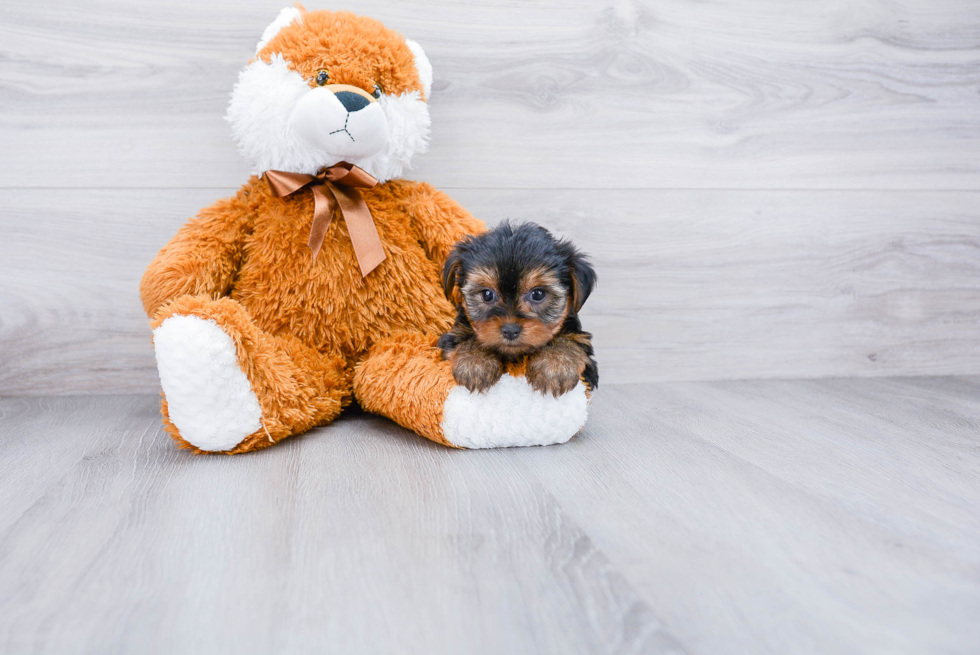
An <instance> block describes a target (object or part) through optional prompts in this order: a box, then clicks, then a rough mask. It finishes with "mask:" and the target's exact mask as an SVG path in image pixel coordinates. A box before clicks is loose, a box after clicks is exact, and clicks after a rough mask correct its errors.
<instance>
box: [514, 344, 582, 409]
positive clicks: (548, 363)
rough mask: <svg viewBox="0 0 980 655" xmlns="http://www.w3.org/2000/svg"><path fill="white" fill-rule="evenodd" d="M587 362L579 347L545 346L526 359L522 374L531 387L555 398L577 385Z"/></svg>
mask: <svg viewBox="0 0 980 655" xmlns="http://www.w3.org/2000/svg"><path fill="white" fill-rule="evenodd" d="M588 364H589V357H588V355H586V354H585V353H584V352H582V350H581V349H580V348H575V347H563V346H554V347H545V348H544V349H542V350H540V351H539V352H537V353H535V354H534V355H532V356H531V357H530V358H529V359H528V362H527V370H526V371H525V373H524V375H525V377H526V378H527V382H528V384H530V385H531V388H532V389H534V390H535V391H540V392H541V393H543V394H549V393H550V394H551V395H552V396H554V397H555V398H557V397H558V396H561V395H564V394H566V393H568V392H569V391H571V390H572V389H574V388H575V387H577V386H578V383H579V380H580V378H581V377H582V373H583V371H585V367H586V366H587V365H588Z"/></svg>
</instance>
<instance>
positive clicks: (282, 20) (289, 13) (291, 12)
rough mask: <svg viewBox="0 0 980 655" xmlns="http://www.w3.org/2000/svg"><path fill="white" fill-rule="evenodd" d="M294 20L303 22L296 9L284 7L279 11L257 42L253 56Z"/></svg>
mask: <svg viewBox="0 0 980 655" xmlns="http://www.w3.org/2000/svg"><path fill="white" fill-rule="evenodd" d="M294 20H299V21H300V22H302V20H303V18H302V14H300V12H299V9H297V8H296V7H286V8H285V9H283V10H282V11H280V12H279V15H278V16H276V19H275V20H274V21H272V22H271V23H269V26H268V27H266V28H265V30H264V31H263V32H262V39H261V40H260V41H259V44H258V45H257V46H255V54H259V52H261V51H262V48H264V47H266V46H267V45H269V41H271V40H272V39H274V38H276V34H279V31H280V30H282V28H284V27H286V26H287V25H289V24H290V23H292V22H293V21H294Z"/></svg>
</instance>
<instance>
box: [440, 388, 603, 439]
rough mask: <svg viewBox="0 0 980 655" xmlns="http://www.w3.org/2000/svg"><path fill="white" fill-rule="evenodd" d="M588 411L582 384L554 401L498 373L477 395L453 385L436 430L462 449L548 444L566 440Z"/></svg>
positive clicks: (576, 431)
mask: <svg viewBox="0 0 980 655" xmlns="http://www.w3.org/2000/svg"><path fill="white" fill-rule="evenodd" d="M588 413H589V398H588V395H587V394H586V386H585V384H584V383H581V382H580V383H579V384H578V386H576V387H575V388H573V389H572V390H571V391H569V392H568V393H565V394H562V395H560V396H558V397H557V398H555V397H554V396H552V395H551V394H543V393H541V392H539V391H535V390H534V389H533V388H532V387H531V385H530V384H528V382H527V380H526V379H525V378H523V377H514V376H513V375H504V376H503V377H501V378H500V381H499V382H497V383H496V384H495V385H494V386H492V387H490V389H488V390H487V391H485V392H482V393H481V392H471V391H469V390H468V389H466V387H462V386H456V387H453V389H451V390H450V392H449V397H448V398H446V404H445V406H444V408H443V418H442V432H443V435H444V436H445V438H446V439H447V440H448V441H449V442H450V443H452V444H453V445H454V446H459V447H462V448H506V447H510V446H548V445H551V444H557V443H565V442H566V441H568V440H569V439H571V438H572V437H573V436H574V435H575V434H577V433H578V432H579V430H581V429H582V427H583V426H584V425H585V420H586V418H588Z"/></svg>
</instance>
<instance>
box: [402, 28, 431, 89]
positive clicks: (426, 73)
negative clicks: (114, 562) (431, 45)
mask: <svg viewBox="0 0 980 655" xmlns="http://www.w3.org/2000/svg"><path fill="white" fill-rule="evenodd" d="M405 45H407V46H408V49H409V50H411V51H412V55H413V56H414V57H415V70H417V71H418V72H419V80H421V82H422V90H423V91H425V99H426V100H428V99H429V94H430V93H432V64H430V63H429V58H428V57H426V56H425V50H423V49H422V46H420V45H419V44H418V43H416V42H415V41H412V40H411V39H405Z"/></svg>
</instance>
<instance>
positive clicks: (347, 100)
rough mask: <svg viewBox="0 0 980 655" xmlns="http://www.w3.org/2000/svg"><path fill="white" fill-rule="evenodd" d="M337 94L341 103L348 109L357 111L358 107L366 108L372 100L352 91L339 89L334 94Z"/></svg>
mask: <svg viewBox="0 0 980 655" xmlns="http://www.w3.org/2000/svg"><path fill="white" fill-rule="evenodd" d="M334 95H335V96H337V100H340V104H342V105H343V106H344V109H346V110H347V111H357V110H358V109H364V108H365V107H367V106H368V105H370V104H371V101H370V100H368V99H367V98H365V97H364V96H362V95H358V94H356V93H354V92H352V91H338V92H337V93H335V94H334Z"/></svg>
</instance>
